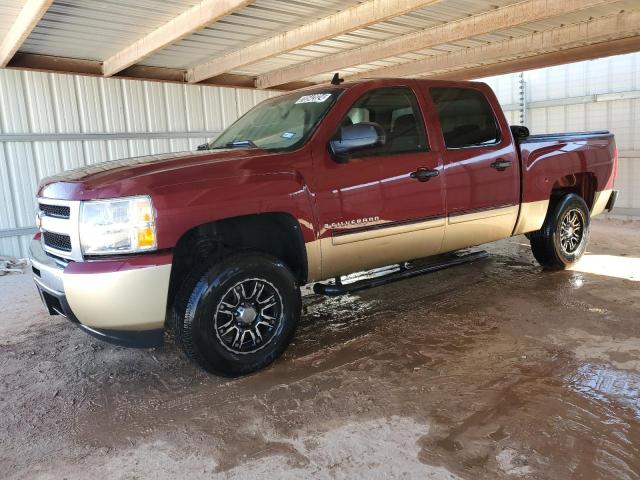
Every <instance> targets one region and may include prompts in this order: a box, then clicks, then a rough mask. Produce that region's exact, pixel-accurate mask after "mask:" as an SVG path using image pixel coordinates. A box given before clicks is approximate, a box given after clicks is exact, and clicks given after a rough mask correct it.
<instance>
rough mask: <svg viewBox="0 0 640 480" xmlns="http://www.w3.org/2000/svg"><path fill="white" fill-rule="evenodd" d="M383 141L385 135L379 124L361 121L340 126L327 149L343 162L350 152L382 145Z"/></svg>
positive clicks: (384, 140)
mask: <svg viewBox="0 0 640 480" xmlns="http://www.w3.org/2000/svg"><path fill="white" fill-rule="evenodd" d="M385 142H386V136H385V134H384V130H383V129H382V127H381V126H380V125H378V124H377V123H373V122H361V123H356V124H355V125H347V126H346V127H342V128H341V129H340V134H339V135H338V138H334V139H333V140H331V141H330V142H329V149H330V150H331V153H332V154H333V156H334V157H335V158H336V160H338V161H340V162H345V161H347V160H348V158H349V155H350V154H352V153H355V152H357V151H359V150H365V149H368V148H373V147H378V146H380V145H384V144H385Z"/></svg>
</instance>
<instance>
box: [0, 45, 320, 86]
mask: <svg viewBox="0 0 640 480" xmlns="http://www.w3.org/2000/svg"><path fill="white" fill-rule="evenodd" d="M7 68H12V69H17V70H34V71H40V72H54V73H67V74H75V75H88V76H93V77H101V76H102V63H101V62H99V61H97V60H82V59H78V58H66V57H53V56H50V55H37V54H33V53H20V52H18V53H16V55H15V56H14V57H13V58H12V59H11V62H9V65H7ZM185 74H186V71H185V70H180V69H177V68H161V67H147V66H143V65H133V66H131V67H129V68H126V69H125V70H122V71H121V72H118V73H117V74H116V75H114V77H113V78H123V79H127V80H147V81H151V82H165V83H186V80H185ZM203 85H215V86H220V87H234V88H247V89H252V90H253V89H255V77H253V76H249V75H230V74H227V75H220V76H218V77H215V78H210V79H208V80H207V81H206V82H203ZM309 85H311V83H309V82H300V83H293V84H288V85H281V86H279V87H278V88H277V89H274V90H296V89H298V88H302V87H305V86H309Z"/></svg>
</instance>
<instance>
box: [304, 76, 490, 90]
mask: <svg viewBox="0 0 640 480" xmlns="http://www.w3.org/2000/svg"><path fill="white" fill-rule="evenodd" d="M409 83H421V84H425V85H429V86H434V87H454V86H458V87H464V86H470V85H486V84H485V83H484V82H476V81H468V80H464V81H463V80H430V79H428V78H401V77H400V78H363V79H360V80H351V81H345V82H344V83H341V84H340V85H333V84H330V83H320V84H316V85H310V86H308V87H304V88H300V89H297V90H294V91H297V92H302V91H309V90H317V89H319V88H327V87H328V88H353V87H355V86H359V85H367V84H370V85H372V86H378V87H385V86H394V85H406V84H409Z"/></svg>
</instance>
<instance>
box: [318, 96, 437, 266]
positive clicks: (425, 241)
mask: <svg viewBox="0 0 640 480" xmlns="http://www.w3.org/2000/svg"><path fill="white" fill-rule="evenodd" d="M410 85H411V84H409V85H406V86H398V87H395V86H394V87H386V88H378V89H373V90H370V91H368V92H366V93H364V94H363V95H362V96H361V97H360V98H359V99H357V100H356V101H355V102H354V103H353V104H351V105H350V106H347V107H346V112H345V113H344V115H343V116H342V120H341V121H340V123H339V126H338V128H337V129H336V131H335V134H334V136H333V137H332V139H336V138H338V137H340V135H341V134H342V133H343V132H344V133H347V132H348V130H344V129H348V128H349V127H350V126H351V125H355V124H358V123H361V122H369V123H373V124H375V126H376V128H378V127H379V128H380V129H381V131H382V133H383V136H384V140H383V141H380V142H378V144H377V145H374V146H371V147H369V148H361V149H358V150H355V151H352V152H350V153H349V155H348V157H347V158H341V159H338V158H336V156H335V155H332V153H331V151H330V150H329V149H324V150H323V152H322V158H321V159H320V160H321V165H320V166H319V168H316V175H315V179H314V181H315V185H314V187H315V188H314V189H315V191H316V194H317V203H316V205H317V210H318V215H319V219H318V220H319V223H320V227H321V228H320V249H321V257H322V277H323V278H330V277H334V276H338V275H344V274H348V273H352V272H356V271H362V270H367V269H370V268H375V267H381V266H385V265H391V264H394V263H399V262H402V261H406V260H411V259H415V258H420V257H424V256H428V255H433V254H437V253H439V252H440V251H441V249H442V240H443V236H444V226H445V218H444V214H445V204H444V192H443V182H442V175H441V173H442V158H441V155H440V153H439V152H434V151H431V150H430V148H429V142H428V135H427V130H426V129H425V122H424V118H425V115H424V112H426V109H425V105H424V99H423V98H421V97H417V96H416V94H415V91H414V89H413V88H411V86H410ZM327 140H331V139H327ZM381 140H382V139H381Z"/></svg>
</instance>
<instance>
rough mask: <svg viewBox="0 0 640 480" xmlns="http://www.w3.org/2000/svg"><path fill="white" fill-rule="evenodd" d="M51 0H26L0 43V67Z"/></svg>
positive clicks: (15, 49)
mask: <svg viewBox="0 0 640 480" xmlns="http://www.w3.org/2000/svg"><path fill="white" fill-rule="evenodd" d="M52 3H53V0H27V1H26V2H25V4H24V6H23V7H22V10H20V13H19V14H18V16H17V17H16V20H15V22H13V25H11V28H9V31H8V32H7V34H6V35H5V37H4V38H3V39H2V43H1V44H0V68H2V67H6V66H7V64H8V63H9V62H10V61H11V59H12V58H13V56H14V55H15V54H16V52H17V51H18V49H19V48H20V46H21V45H22V44H23V43H24V41H25V40H26V39H27V37H28V36H29V34H30V33H31V32H32V31H33V29H34V28H35V26H36V25H37V24H38V22H39V21H40V19H41V18H42V16H43V15H44V14H45V13H46V11H47V10H48V8H49V6H50V5H51V4H52Z"/></svg>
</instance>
